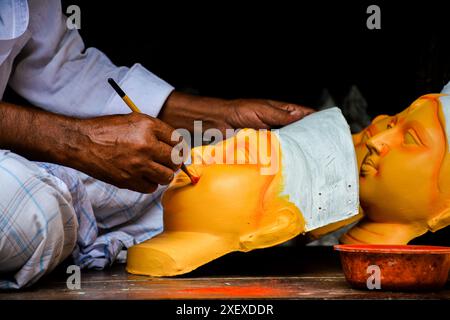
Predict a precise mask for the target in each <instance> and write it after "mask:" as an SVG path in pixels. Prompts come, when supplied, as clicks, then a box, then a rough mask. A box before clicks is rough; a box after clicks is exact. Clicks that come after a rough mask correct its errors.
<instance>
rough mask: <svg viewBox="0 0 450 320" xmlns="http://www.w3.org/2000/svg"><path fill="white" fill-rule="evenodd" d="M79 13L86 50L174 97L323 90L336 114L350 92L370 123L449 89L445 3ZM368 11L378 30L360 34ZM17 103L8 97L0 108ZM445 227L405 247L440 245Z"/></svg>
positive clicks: (225, 5) (142, 6)
mask: <svg viewBox="0 0 450 320" xmlns="http://www.w3.org/2000/svg"><path fill="white" fill-rule="evenodd" d="M62 4H63V11H64V12H65V11H66V8H67V7H68V6H69V5H71V4H77V5H79V6H80V8H81V30H80V33H81V35H82V37H83V39H84V40H85V43H86V46H87V47H91V46H93V47H97V48H98V49H100V50H102V51H104V52H105V53H106V54H107V55H108V56H109V57H110V59H111V60H112V61H113V62H114V63H115V64H117V65H126V66H131V65H133V64H134V63H136V62H139V63H141V64H143V65H144V66H146V67H147V68H148V69H150V70H151V71H152V72H154V73H156V74H157V75H158V76H160V77H161V78H163V79H165V80H166V81H168V82H169V83H171V84H172V85H174V86H175V87H176V88H177V89H178V90H183V91H188V92H192V93H197V94H201V95H208V96H217V97H223V98H238V97H239V98H245V97H252V98H270V99H278V100H284V101H289V102H295V103H299V104H304V105H308V106H313V107H316V106H318V105H319V101H320V97H321V93H322V92H323V90H324V89H325V88H326V89H328V91H329V92H330V93H331V95H332V97H333V98H334V100H335V102H336V103H337V105H341V104H342V102H343V100H344V97H345V96H346V95H347V94H348V92H349V89H350V87H351V86H352V85H356V86H357V87H358V88H359V90H360V91H361V93H362V95H363V96H364V98H365V99H366V101H367V103H368V112H369V114H370V116H372V117H373V116H375V115H377V114H381V113H387V114H394V113H396V112H399V111H401V110H403V109H404V108H405V107H407V106H408V105H409V104H410V103H411V102H412V101H413V100H415V99H416V98H417V97H419V96H420V95H422V94H426V93H433V92H440V91H441V89H442V87H443V86H444V85H445V84H446V83H447V82H448V81H450V46H449V45H448V44H447V43H448V42H449V40H450V23H449V20H450V18H449V14H448V13H447V8H446V5H445V2H444V1H421V2H411V1H390V2H384V1H351V0H345V1H332V0H328V1H323V0H317V1H308V2H307V1H290V2H287V1H286V2H281V1H268V2H265V3H263V2H262V1H245V2H243V1H231V0H229V1H208V2H207V1H189V2H184V3H178V2H175V1H164V2H163V3H158V2H156V1H142V0H141V1H139V0H128V1H107V0H103V1H101V0H95V1H93V0H90V1H88V0H63V1H62ZM371 4H377V5H379V6H380V8H381V30H369V29H367V27H366V20H367V18H368V16H369V15H368V14H367V13H366V9H367V7H368V6H369V5H371ZM16 99H20V98H18V97H17V96H16V95H14V93H13V92H11V90H9V91H8V92H6V93H5V100H8V101H12V102H14V100H16ZM449 241H450V228H445V229H443V230H441V231H439V232H437V233H435V234H430V233H427V234H426V235H424V236H422V237H419V238H417V239H415V240H414V241H413V243H414V244H422V243H426V244H430V243H435V244H443V245H449Z"/></svg>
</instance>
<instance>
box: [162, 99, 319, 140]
mask: <svg viewBox="0 0 450 320" xmlns="http://www.w3.org/2000/svg"><path fill="white" fill-rule="evenodd" d="M312 112H314V110H313V109H310V108H307V107H302V106H299V105H296V104H291V103H283V102H277V101H272V100H262V99H236V100H224V99H217V98H208V97H198V96H193V95H189V94H184V93H180V92H173V93H172V94H171V95H170V96H169V98H168V99H167V101H166V103H165V105H164V107H163V109H162V110H161V112H160V114H159V116H158V117H159V118H160V119H161V120H163V121H164V122H166V123H168V124H170V125H171V126H173V127H174V128H186V129H188V130H189V131H191V132H193V129H194V128H193V123H194V120H202V127H203V130H206V129H209V128H217V129H219V130H221V131H222V132H224V131H225V129H228V128H230V129H237V128H253V129H270V128H277V127H281V126H285V125H287V124H290V123H292V122H294V121H297V120H300V119H301V118H303V117H304V116H306V115H308V114H310V113H312Z"/></svg>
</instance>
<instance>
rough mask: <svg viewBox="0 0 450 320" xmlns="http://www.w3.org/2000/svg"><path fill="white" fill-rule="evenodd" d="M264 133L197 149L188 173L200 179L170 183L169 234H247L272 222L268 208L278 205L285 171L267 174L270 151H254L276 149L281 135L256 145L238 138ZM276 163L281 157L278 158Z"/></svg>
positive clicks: (167, 205) (166, 216)
mask: <svg viewBox="0 0 450 320" xmlns="http://www.w3.org/2000/svg"><path fill="white" fill-rule="evenodd" d="M258 133H259V132H258V131H255V130H247V131H242V133H239V134H238V136H237V137H238V138H237V137H236V136H235V137H233V138H230V139H227V140H225V141H223V142H221V143H219V144H217V145H216V146H211V147H200V148H195V149H193V157H192V158H193V162H194V164H192V165H190V166H188V169H189V170H190V171H191V172H192V173H194V174H195V175H197V176H199V177H200V180H199V181H198V183H197V184H196V185H192V184H191V183H190V180H189V179H188V177H187V176H186V175H185V174H184V173H182V172H180V173H179V174H178V175H177V176H176V177H175V179H174V181H173V182H172V183H171V184H170V186H169V188H168V189H167V191H166V192H165V193H164V196H163V201H162V204H163V207H164V224H165V229H166V230H184V231H192V232H209V233H215V234H228V235H233V234H234V235H241V234H244V233H247V232H250V231H252V230H255V229H257V228H259V227H261V226H262V224H264V223H268V221H266V220H267V218H268V217H269V216H270V212H269V211H270V210H268V208H267V205H268V203H273V202H274V201H277V197H278V192H277V191H278V190H277V188H279V187H281V183H278V182H277V181H278V180H279V179H280V178H279V177H280V172H277V173H276V174H269V175H264V174H262V173H261V167H262V163H263V162H265V161H264V155H263V153H264V152H262V150H260V149H258V148H257V149H253V150H251V149H252V148H253V147H255V146H254V144H255V143H256V144H258V142H259V143H261V142H265V144H263V145H265V146H267V147H273V146H274V145H275V144H274V139H276V137H274V136H272V134H271V133H270V132H267V133H265V134H260V135H259V136H258V137H257V139H255V140H253V141H256V142H253V143H250V142H249V143H240V142H239V140H237V139H239V137H241V136H242V135H244V134H246V135H248V136H249V137H250V138H252V137H253V138H254V137H256V135H258ZM262 140H264V141H262ZM275 156H276V155H275ZM219 160H220V161H219ZM272 161H279V159H277V158H276V157H274V158H272ZM277 179H278V180H277ZM282 201H286V200H285V199H280V200H279V202H282ZM275 218H276V217H274V219H275ZM269 220H270V219H269Z"/></svg>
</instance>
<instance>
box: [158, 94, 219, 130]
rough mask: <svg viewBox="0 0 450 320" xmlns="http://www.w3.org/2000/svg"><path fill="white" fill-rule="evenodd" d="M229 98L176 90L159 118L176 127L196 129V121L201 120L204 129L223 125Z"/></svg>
mask: <svg viewBox="0 0 450 320" xmlns="http://www.w3.org/2000/svg"><path fill="white" fill-rule="evenodd" d="M226 108H227V100H224V99H219V98H209V97H199V96H195V95H191V94H187V93H182V92H177V91H174V92H172V93H171V94H170V96H169V97H168V98H167V100H166V102H165V104H164V106H163V108H162V109H161V112H160V113H159V115H158V118H159V119H160V120H162V121H164V122H166V123H168V124H169V125H171V126H172V127H174V128H184V129H187V130H189V131H191V132H193V130H194V121H196V120H201V121H202V127H203V130H206V129H208V128H219V127H222V126H223V123H222V122H223V119H224V117H225V114H226Z"/></svg>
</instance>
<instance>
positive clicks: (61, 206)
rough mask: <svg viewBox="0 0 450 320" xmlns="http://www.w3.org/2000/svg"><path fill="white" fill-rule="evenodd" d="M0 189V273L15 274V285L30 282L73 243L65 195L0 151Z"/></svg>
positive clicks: (73, 223)
mask: <svg viewBox="0 0 450 320" xmlns="http://www.w3.org/2000/svg"><path fill="white" fill-rule="evenodd" d="M0 185H1V186H2V191H1V192H0V272H15V271H18V273H20V274H19V278H20V279H17V280H18V282H21V281H22V282H23V281H32V282H34V281H35V280H37V278H39V277H41V276H42V275H43V274H45V273H46V272H47V271H49V270H51V269H53V268H54V267H55V266H56V265H57V264H58V263H59V262H61V261H62V260H63V259H64V258H66V257H67V256H68V255H69V254H70V252H71V251H72V250H73V247H74V245H75V243H76V231H77V227H78V223H77V219H76V216H75V213H74V210H73V206H72V203H71V198H70V193H69V191H68V190H67V187H66V186H65V185H64V183H63V182H62V181H61V180H59V179H57V178H55V177H53V176H51V175H49V174H48V173H46V172H45V171H44V170H42V169H40V168H39V167H38V166H36V165H35V164H33V163H32V162H30V161H27V160H26V159H24V158H22V157H20V156H17V155H15V154H13V153H9V152H6V151H2V150H0ZM16 275H17V274H16ZM16 278H17V276H16ZM23 284H25V283H22V284H21V285H23Z"/></svg>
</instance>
